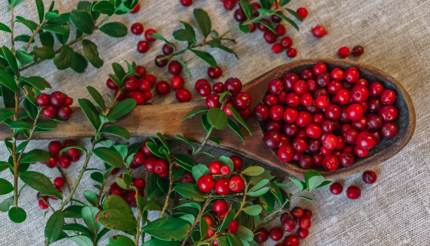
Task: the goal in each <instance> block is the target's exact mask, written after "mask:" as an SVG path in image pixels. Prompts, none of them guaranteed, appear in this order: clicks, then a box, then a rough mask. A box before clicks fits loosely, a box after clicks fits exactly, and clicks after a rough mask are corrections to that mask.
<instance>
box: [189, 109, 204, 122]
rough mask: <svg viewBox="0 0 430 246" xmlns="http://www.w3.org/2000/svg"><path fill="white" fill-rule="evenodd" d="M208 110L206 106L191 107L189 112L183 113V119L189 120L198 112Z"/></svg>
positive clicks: (201, 112)
mask: <svg viewBox="0 0 430 246" xmlns="http://www.w3.org/2000/svg"><path fill="white" fill-rule="evenodd" d="M207 111H208V110H207V109H206V108H196V109H193V110H192V111H191V112H189V113H188V114H187V115H185V117H184V120H189V119H192V118H194V117H195V116H197V115H199V114H203V113H206V112H207Z"/></svg>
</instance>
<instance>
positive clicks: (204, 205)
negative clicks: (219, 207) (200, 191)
mask: <svg viewBox="0 0 430 246" xmlns="http://www.w3.org/2000/svg"><path fill="white" fill-rule="evenodd" d="M211 201H212V197H211V196H208V197H207V199H206V201H205V203H204V204H203V207H202V209H201V210H200V211H199V213H198V214H197V217H196V219H195V220H194V223H193V225H191V228H190V230H189V231H188V232H187V236H185V238H184V241H182V243H181V246H185V245H186V244H187V242H188V238H189V237H190V236H191V233H192V232H193V230H194V227H196V225H197V224H198V223H199V222H200V220H201V219H202V216H203V214H204V212H205V211H206V209H207V208H208V206H209V204H210V203H211Z"/></svg>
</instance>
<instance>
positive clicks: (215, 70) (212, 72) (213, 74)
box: [208, 66, 222, 79]
mask: <svg viewBox="0 0 430 246" xmlns="http://www.w3.org/2000/svg"><path fill="white" fill-rule="evenodd" d="M208 76H209V77H210V78H212V79H217V78H219V77H221V76H222V69H221V68H220V67H218V66H217V67H209V68H208Z"/></svg>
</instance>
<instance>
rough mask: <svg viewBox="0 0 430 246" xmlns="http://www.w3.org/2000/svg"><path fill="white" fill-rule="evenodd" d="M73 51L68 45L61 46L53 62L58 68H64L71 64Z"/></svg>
mask: <svg viewBox="0 0 430 246" xmlns="http://www.w3.org/2000/svg"><path fill="white" fill-rule="evenodd" d="M73 56H74V51H73V50H72V49H71V48H69V47H68V46H63V47H61V49H60V52H59V53H58V54H57V55H56V56H55V58H54V64H55V66H56V67H57V68H58V69H59V70H64V69H67V68H69V67H70V66H71V65H72V59H73Z"/></svg>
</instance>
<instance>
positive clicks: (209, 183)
mask: <svg viewBox="0 0 430 246" xmlns="http://www.w3.org/2000/svg"><path fill="white" fill-rule="evenodd" d="M197 187H198V188H199V190H200V191H201V192H203V193H209V192H211V191H212V189H213V188H214V187H215V181H214V179H213V177H212V175H208V174H206V175H203V176H201V177H200V178H199V180H198V181H197Z"/></svg>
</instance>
